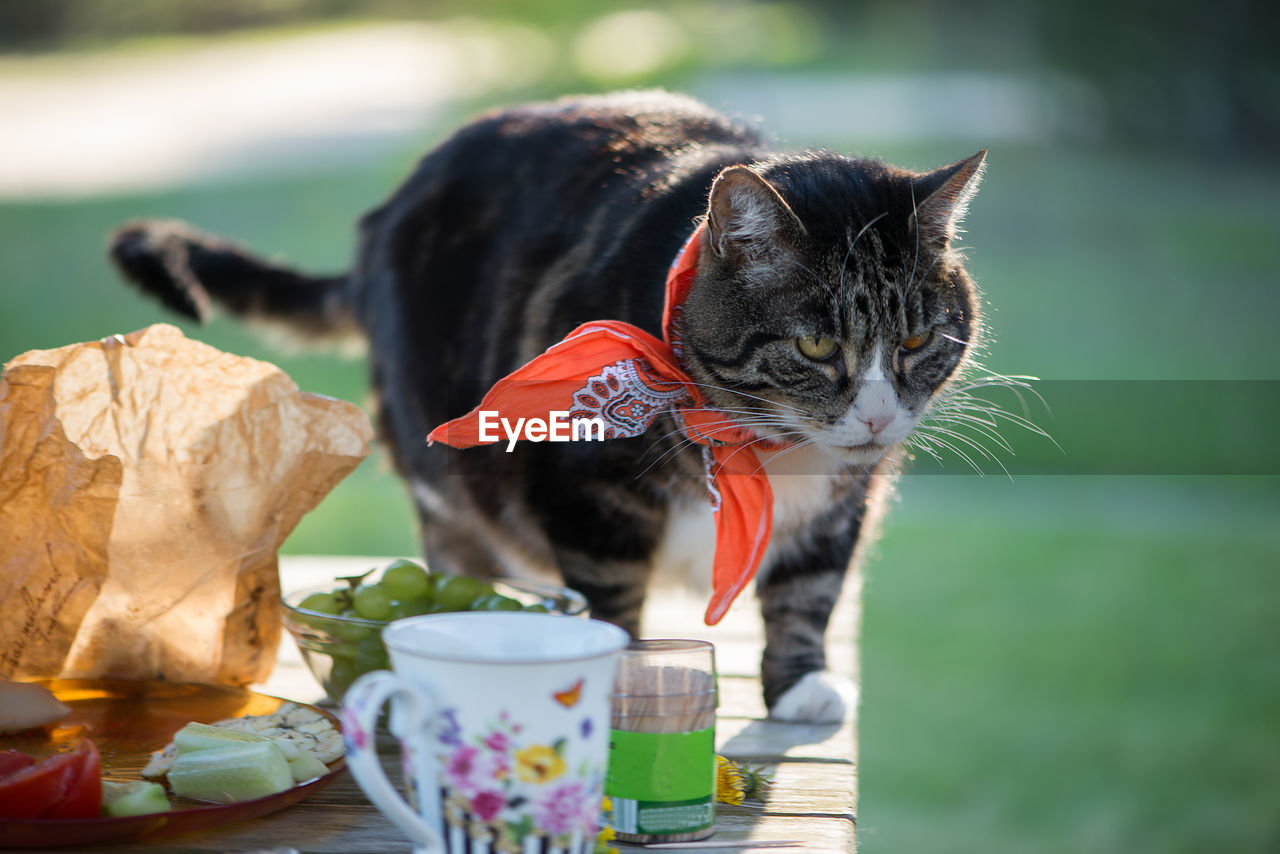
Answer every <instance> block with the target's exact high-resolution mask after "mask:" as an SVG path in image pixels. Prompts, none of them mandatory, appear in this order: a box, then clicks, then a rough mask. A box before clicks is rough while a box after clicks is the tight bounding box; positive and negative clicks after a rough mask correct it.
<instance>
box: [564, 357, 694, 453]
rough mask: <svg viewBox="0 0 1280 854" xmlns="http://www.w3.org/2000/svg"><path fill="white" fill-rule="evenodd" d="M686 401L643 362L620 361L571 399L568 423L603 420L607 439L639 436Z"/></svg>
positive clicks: (674, 384) (684, 395)
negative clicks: (582, 420) (579, 419)
mask: <svg viewBox="0 0 1280 854" xmlns="http://www.w3.org/2000/svg"><path fill="white" fill-rule="evenodd" d="M688 399H689V394H688V392H687V391H686V390H685V388H684V386H683V385H681V384H680V383H677V382H666V381H664V380H662V379H661V378H660V377H658V376H657V375H655V374H654V372H653V367H652V366H651V365H650V364H649V363H648V362H646V361H644V360H643V359H621V360H619V361H617V362H614V363H613V364H612V365H605V366H604V369H603V370H601V372H600V373H599V374H596V375H595V376H593V377H591V379H589V380H587V382H586V385H584V386H583V387H582V388H581V389H579V390H578V391H577V392H576V393H575V394H574V395H573V404H572V405H571V406H570V408H569V420H570V421H571V422H572V421H574V420H575V419H578V418H599V419H601V420H603V421H604V423H605V431H604V437H605V438H606V439H617V438H622V437H630V436H640V435H643V433H644V432H645V431H646V430H648V429H649V427H650V425H652V424H653V420H654V419H655V418H657V417H658V415H659V414H660V413H662V412H664V411H666V410H668V409H670V408H672V407H673V406H676V405H679V404H680V403H681V402H686V401H688Z"/></svg>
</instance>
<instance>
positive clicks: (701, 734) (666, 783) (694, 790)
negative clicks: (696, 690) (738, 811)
mask: <svg viewBox="0 0 1280 854" xmlns="http://www.w3.org/2000/svg"><path fill="white" fill-rule="evenodd" d="M715 788H716V761H715V727H707V728H706V729H701V730H695V731H694V732H628V731H626V730H619V729H615V730H610V732H609V775H608V779H607V782H606V783H605V792H606V793H607V794H608V795H609V797H611V798H626V799H628V800H632V801H645V802H649V803H663V802H666V803H671V802H680V803H690V802H701V801H706V802H707V803H710V802H711V801H710V799H711V798H712V796H713V795H714V794H715Z"/></svg>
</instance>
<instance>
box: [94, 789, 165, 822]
mask: <svg viewBox="0 0 1280 854" xmlns="http://www.w3.org/2000/svg"><path fill="white" fill-rule="evenodd" d="M168 810H169V796H168V795H166V794H165V791H164V786H162V785H160V784H159V783H150V782H148V781H146V780H134V781H131V782H128V783H118V782H115V781H112V780H103V781H102V814H103V815H104V816H110V817H119V816H126V815H151V814H153V813H158V812H168Z"/></svg>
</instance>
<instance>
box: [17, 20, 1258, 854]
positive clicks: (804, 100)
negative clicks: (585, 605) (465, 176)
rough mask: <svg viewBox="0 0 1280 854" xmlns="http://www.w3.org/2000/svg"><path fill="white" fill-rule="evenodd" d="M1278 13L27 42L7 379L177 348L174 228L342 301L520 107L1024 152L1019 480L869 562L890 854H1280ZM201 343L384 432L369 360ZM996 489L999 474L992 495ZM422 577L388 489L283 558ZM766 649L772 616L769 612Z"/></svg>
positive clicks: (980, 256) (948, 155)
mask: <svg viewBox="0 0 1280 854" xmlns="http://www.w3.org/2000/svg"><path fill="white" fill-rule="evenodd" d="M1276 17H1277V16H1276V7H1275V6H1274V4H1263V3H1260V2H1258V3H1252V2H1247V0H1220V2H1217V3H1215V4H1212V5H1210V4H1207V3H1203V2H1200V3H1193V2H1189V0H1168V2H1164V3H1162V4H1160V5H1159V6H1158V7H1152V6H1150V5H1149V4H1141V3H1137V2H1129V0H1111V2H1103V0H1077V2H1074V3H1033V2H1014V0H986V2H975V3H968V4H963V5H961V4H947V3H941V2H930V1H929V0H875V2H840V0H789V1H788V2H729V1H728V0H725V2H693V0H686V2H653V3H648V4H632V3H628V2H620V3H615V4H603V3H598V2H588V0H546V2H541V0H510V2H499V0H435V2H432V0H412V2H411V0H367V1H366V2H362V0H41V2H24V0H0V51H3V53H2V55H0V360H7V359H9V358H11V357H12V356H14V355H16V354H18V353H20V352H23V351H25V350H28V349H33V348H50V347H56V346H60V345H63V344H67V343H71V342H75V341H81V340H88V339H94V338H100V337H103V336H105V335H108V334H111V333H115V332H127V331H130V330H132V329H136V328H139V327H141V326H144V325H146V324H148V323H151V322H155V321H159V320H167V321H169V322H174V318H173V317H172V316H169V315H166V314H164V313H162V312H161V310H160V309H159V308H158V307H157V306H156V305H155V304H153V303H151V302H147V301H144V300H142V299H141V298H140V297H138V296H137V295H135V294H134V292H133V291H131V290H130V289H128V288H126V287H124V286H123V285H122V284H121V283H120V282H119V281H118V280H117V279H116V277H115V276H114V274H113V272H112V271H111V269H110V268H109V267H108V265H107V263H106V261H105V259H104V254H103V249H104V245H105V241H106V237H107V234H108V232H109V231H110V229H111V228H112V227H114V226H115V225H117V224H119V223H120V222H122V221H124V220H126V219H128V218H130V217H136V216H172V217H179V218H183V219H187V220H190V221H191V222H194V223H196V224H198V225H200V226H201V227H203V228H206V229H209V230H212V231H214V232H217V233H221V234H225V235H229V236H232V237H234V238H236V239H238V240H241V241H243V242H245V243H246V244H248V245H251V246H252V247H254V248H255V249H257V250H259V251H262V252H264V253H266V254H268V255H272V256H279V257H285V258H288V259H290V260H291V261H292V262H294V263H296V264H297V265H299V266H302V267H304V268H306V269H309V270H314V271H330V270H340V269H344V268H345V267H346V266H347V265H348V263H349V258H350V255H351V252H352V249H353V233H354V232H353V226H354V222H355V219H356V217H357V216H359V215H360V214H361V213H362V212H363V211H365V210H367V209H369V208H370V207H372V206H374V205H375V204H377V203H378V202H379V201H380V200H381V199H382V198H384V197H385V196H386V195H387V194H388V193H389V192H390V191H391V190H392V189H393V188H394V187H395V186H396V184H397V183H398V181H399V180H400V179H401V178H402V177H403V176H404V175H405V174H406V173H407V171H408V170H409V169H410V168H411V165H412V164H413V162H414V161H415V159H416V158H417V157H418V156H420V154H421V153H422V152H423V151H424V150H425V149H427V148H428V147H429V146H431V145H432V144H433V143H435V142H437V141H439V140H440V139H441V138H442V136H443V135H444V134H446V133H447V132H448V131H449V130H450V129H452V128H453V127H456V126H457V125H458V124H459V123H460V122H462V121H464V120H465V119H466V118H468V117H470V116H472V115H474V114H475V113H477V112H478V111H480V110H482V109H485V108H487V107H489V106H492V105H497V104H503V103H511V102H514V101H519V100H525V99H529V98H540V97H548V96H554V95H559V94H564V93H568V92H573V91H601V90H606V89H610V88H616V87H627V86H638V85H645V86H648V85H658V86H665V87H668V88H671V89H676V90H682V91H687V92H690V93H692V94H694V95H697V96H700V97H702V98H704V99H706V100H707V101H708V102H710V103H711V104H713V105H715V106H717V107H720V108H722V109H724V110H727V111H729V112H731V113H733V114H735V115H737V116H739V117H741V118H743V119H745V120H748V121H751V122H758V123H759V124H760V125H761V126H762V127H764V128H765V129H766V130H767V131H768V132H769V133H771V134H773V135H774V136H775V137H776V138H777V140H778V144H779V145H780V146H785V147H818V146H821V147H829V148H832V149H834V150H836V151H839V152H842V153H848V154H864V155H875V156H883V157H885V158H887V159H889V160H891V161H894V162H896V163H898V164H900V165H904V166H909V167H914V168H920V169H924V168H932V167H935V166H938V165H941V164H944V163H950V162H953V161H955V160H958V159H960V158H962V157H965V156H967V155H970V154H972V153H973V152H974V151H976V150H977V149H979V148H988V149H990V157H989V168H988V172H987V178H986V180H985V182H984V184H983V187H982V190H981V192H980V193H979V195H978V197H977V199H976V200H975V202H974V203H973V205H972V207H971V209H970V214H969V219H968V222H967V232H968V233H967V235H966V238H965V243H966V244H967V245H968V246H969V258H970V268H971V270H972V272H973V273H974V274H975V276H976V278H977V280H978V282H979V283H980V284H981V286H982V287H983V289H984V291H985V295H986V299H987V302H988V304H989V309H988V319H989V322H990V326H991V335H990V337H989V340H988V343H987V346H986V351H985V353H984V355H983V362H984V364H985V366H986V367H987V368H988V369H989V370H991V371H994V372H999V373H1002V374H1018V375H1034V376H1036V377H1039V378H1040V381H1039V382H1037V383H1035V384H1034V385H1035V388H1036V389H1037V390H1038V392H1039V394H1040V395H1041V396H1042V397H1043V402H1041V401H1040V400H1037V399H1036V398H1035V397H1034V396H1030V397H1027V398H1026V400H1025V408H1023V404H1022V403H1020V402H1019V401H1018V400H1016V399H1014V398H1012V397H1010V398H1009V399H1008V400H1005V401H1003V403H1004V405H1006V406H1007V407H1008V408H1009V409H1010V410H1011V411H1013V412H1015V413H1017V414H1020V415H1026V416H1027V417H1029V418H1030V419H1031V420H1032V421H1033V422H1034V423H1035V424H1037V425H1039V426H1040V427H1041V428H1043V429H1044V430H1045V431H1047V432H1048V433H1050V434H1051V435H1052V436H1053V439H1054V441H1053V442H1050V441H1047V440H1045V439H1044V438H1043V437H1041V436H1039V435H1037V434H1036V433H1034V432H1031V431H1028V430H1023V429H1021V428H1019V427H1017V426H1016V425H1013V424H1011V423H1006V424H1005V425H1004V426H1003V428H1002V431H1001V432H1002V433H1003V435H1004V437H1005V440H1006V441H1007V443H1008V445H1009V447H1008V448H1007V449H1005V448H1001V447H999V445H998V444H996V443H995V442H994V441H993V440H990V438H989V437H988V438H987V439H985V440H983V439H982V437H981V436H978V435H976V434H975V436H974V439H975V441H981V442H982V443H983V444H985V445H986V446H987V448H988V449H989V450H990V451H991V452H992V454H991V455H992V456H994V457H996V458H997V459H996V460H994V461H993V460H991V459H986V458H983V457H982V455H981V454H979V453H978V452H977V451H976V450H974V449H972V448H970V447H969V446H967V445H964V444H959V445H958V450H960V451H968V452H969V453H967V454H965V456H967V457H970V458H971V460H972V462H973V465H972V466H971V465H970V464H969V462H967V461H966V460H965V459H963V458H961V456H960V455H958V454H956V453H949V452H944V453H942V454H941V455H940V456H941V457H942V459H941V461H940V462H939V461H935V460H933V459H931V458H929V457H928V456H927V455H922V458H921V459H919V460H917V461H916V465H915V466H914V467H913V468H910V469H909V470H908V472H909V473H908V474H907V475H906V476H904V477H902V478H901V480H900V484H899V499H898V500H896V501H895V502H894V505H893V507H892V510H891V512H890V514H889V516H888V519H887V522H886V524H885V526H884V530H883V535H882V536H881V538H880V540H879V542H878V544H877V546H876V547H875V548H874V549H873V550H871V552H870V554H869V560H868V562H867V567H866V569H867V575H868V584H867V588H866V607H865V625H864V634H863V647H862V660H863V701H862V711H861V719H860V744H861V748H860V750H861V753H860V757H859V760H860V797H859V811H858V812H859V816H858V827H859V831H858V832H859V837H860V841H861V846H862V850H864V851H867V852H903V851H912V852H975V851H981V852H1046V854H1047V852H1062V851H1090V852H1162V854H1164V852H1184V851H1185V852H1192V851H1197V852H1199V851H1205V850H1210V851H1215V852H1217V851H1222V852H1253V851H1257V852H1263V851H1277V850H1280V619H1277V611H1278V605H1277V603H1280V580H1277V572H1278V571H1280V533H1278V531H1277V529H1278V525H1277V520H1278V518H1280V451H1278V450H1277V445H1278V444H1280V443H1277V442H1276V430H1275V426H1274V425H1275V424H1277V423H1278V422H1280V394H1278V391H1280V364H1278V360H1277V358H1276V356H1275V346H1274V342H1275V340H1276V335H1275V332H1274V324H1275V321H1276V318H1278V317H1280V275H1278V274H1280V260H1278V258H1280V253H1278V252H1277V250H1278V249H1280V206H1277V204H1276V199H1277V197H1278V196H1280V163H1277V160H1276V156H1275V154H1276V151H1277V150H1280V148H1278V143H1280V61H1278V56H1280V54H1277V52H1276V51H1275V49H1274V43H1273V41H1274V34H1275V32H1276V31H1277V26H1276V25H1277V23H1278V22H1277V20H1276ZM184 328H185V329H186V332H187V334H188V335H191V336H193V337H198V338H200V339H202V340H205V341H207V342H209V343H211V344H214V345H215V346H218V347H220V348H223V349H226V350H230V351H232V352H236V353H242V354H247V355H253V356H257V357H259V358H264V359H268V360H271V361H274V362H276V363H278V364H280V365H282V366H283V367H284V368H285V369H286V370H287V371H288V372H289V373H290V374H291V375H292V376H293V377H294V378H295V379H296V380H297V381H298V383H299V384H300V385H301V386H302V387H303V388H304V389H307V390H309V391H314V392H321V393H324V394H329V395H333V396H336V397H341V398H345V399H348V400H353V401H356V402H361V403H366V404H367V402H368V401H367V381H366V377H365V369H364V364H363V362H362V360H361V359H360V357H359V356H354V357H352V356H341V355H336V354H324V353H321V354H296V353H295V354H288V353H285V352H283V351H281V350H280V349H278V348H277V347H274V346H272V345H271V344H268V343H266V342H264V341H263V340H262V339H260V338H258V337H255V336H254V335H253V334H252V333H250V332H248V331H246V330H244V329H242V328H240V327H238V326H237V325H235V324H233V323H230V322H227V321H215V322H214V323H212V324H211V325H209V326H207V327H203V328H199V327H192V326H191V325H184ZM975 469H979V470H980V471H981V474H979V473H978V472H977V471H975ZM286 549H287V550H288V551H289V552H292V553H308V554H316V553H334V554H404V553H415V552H416V551H417V545H416V540H415V533H414V531H413V529H412V523H411V516H410V511H409V504H408V500H407V497H406V495H405V491H404V489H403V487H402V485H401V484H400V482H399V480H398V479H397V478H396V477H395V476H394V475H393V474H391V473H390V472H389V470H388V466H387V464H386V461H385V458H383V457H382V456H381V455H380V454H375V455H374V456H373V457H372V458H371V459H370V460H368V461H367V462H366V463H365V464H364V465H363V466H362V467H361V468H360V469H359V470H358V471H357V472H356V473H355V474H354V475H353V476H352V477H350V478H349V479H348V480H347V481H345V482H344V483H343V484H341V485H340V486H339V488H338V489H337V490H336V491H335V492H334V493H333V494H332V495H331V496H330V497H329V498H328V499H326V500H325V501H324V503H323V504H321V505H320V507H319V508H317V509H316V510H315V511H314V512H313V513H312V514H310V516H308V517H307V518H306V519H305V520H304V521H303V523H302V525H301V526H300V527H299V528H298V530H297V531H296V532H295V534H294V535H293V536H292V538H291V539H290V540H289V542H288V543H287V545H286ZM744 606H747V607H749V605H744Z"/></svg>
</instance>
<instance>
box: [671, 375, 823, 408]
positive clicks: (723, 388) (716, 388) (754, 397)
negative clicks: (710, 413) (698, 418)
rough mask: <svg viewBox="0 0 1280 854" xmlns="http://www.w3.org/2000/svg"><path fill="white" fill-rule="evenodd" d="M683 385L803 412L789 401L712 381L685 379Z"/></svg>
mask: <svg viewBox="0 0 1280 854" xmlns="http://www.w3.org/2000/svg"><path fill="white" fill-rule="evenodd" d="M685 385H691V386H694V387H696V388H706V389H712V390H714V391H723V392H728V393H729V394H736V395H738V396H739V397H746V398H750V399H751V400H758V401H760V402H761V403H767V404H769V405H770V406H781V407H785V408H786V409H791V410H794V411H796V412H799V413H801V414H803V413H804V410H803V409H801V408H800V407H798V406H792V405H791V404H789V403H783V402H782V401H780V400H770V399H769V398H767V397H760V396H759V395H755V394H748V393H747V392H745V391H739V390H738V389H734V388H729V387H728V386H722V385H714V384H712V383H700V382H694V381H693V380H687V381H685ZM715 408H718V407H715Z"/></svg>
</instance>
